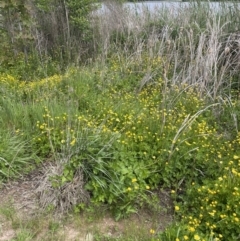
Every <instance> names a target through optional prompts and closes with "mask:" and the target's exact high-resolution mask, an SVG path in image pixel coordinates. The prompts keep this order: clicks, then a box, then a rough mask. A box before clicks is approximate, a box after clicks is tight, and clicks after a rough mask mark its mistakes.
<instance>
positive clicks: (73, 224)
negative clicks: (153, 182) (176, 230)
mask: <svg viewBox="0 0 240 241" xmlns="http://www.w3.org/2000/svg"><path fill="white" fill-rule="evenodd" d="M42 175H43V172H42V170H41V169H40V171H33V172H32V173H30V174H28V175H26V176H24V177H22V178H20V179H19V180H15V181H10V182H9V183H7V184H4V185H3V184H2V186H0V210H2V212H0V241H10V240H14V238H15V237H16V235H17V232H18V231H19V230H20V227H14V220H15V221H16V219H17V220H18V222H19V223H21V222H25V221H26V220H35V219H36V220H37V219H39V217H43V215H42V213H43V210H41V209H40V208H39V206H38V196H37V194H36V189H37V185H39V180H41V178H42ZM158 196H159V202H160V205H161V207H162V209H161V210H162V211H159V212H158V213H155V214H153V213H152V211H151V212H150V211H148V210H140V211H139V212H138V213H137V214H134V215H131V216H130V217H129V218H127V219H122V220H120V221H118V222H117V221H115V220H114V218H113V217H111V215H109V213H106V214H103V215H100V217H98V218H96V217H93V218H92V220H90V219H89V217H87V216H86V215H84V216H81V217H80V215H79V218H76V216H74V215H72V218H71V215H70V218H67V221H60V222H59V220H65V219H66V218H65V217H63V216H62V217H61V218H59V217H57V216H56V217H46V218H45V222H46V225H45V226H44V224H43V222H42V221H41V225H40V227H39V229H41V230H38V231H37V232H36V235H35V236H34V239H33V240H51V239H47V238H45V237H46V233H47V232H49V222H50V221H49V222H48V221H47V220H50V219H51V222H53V221H52V220H55V221H54V222H55V223H57V224H58V226H59V225H60V226H61V227H60V228H58V229H57V232H56V233H55V234H54V235H56V236H57V237H61V239H59V240H64V241H77V240H78V241H93V240H94V235H95V234H96V233H98V234H100V235H102V236H106V237H112V238H117V237H121V236H122V235H124V234H125V233H126V232H128V229H129V227H134V229H135V231H134V232H143V229H145V230H146V232H149V230H150V229H152V228H154V230H156V231H161V230H164V228H165V227H166V226H167V225H168V224H169V223H170V222H171V221H172V219H173V215H172V207H173V205H172V202H171V199H170V196H169V194H168V192H166V191H159V192H158ZM9 210H10V211H9ZM11 210H12V211H11ZM6 212H8V213H6ZM11 212H12V213H11ZM40 219H41V218H40ZM30 222H31V221H30ZM59 223H60V224H59ZM20 226H21V225H20Z"/></svg>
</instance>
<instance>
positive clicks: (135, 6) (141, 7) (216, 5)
mask: <svg viewBox="0 0 240 241" xmlns="http://www.w3.org/2000/svg"><path fill="white" fill-rule="evenodd" d="M191 4H193V3H190V2H182V1H143V2H137V3H130V2H129V3H125V4H124V5H125V7H126V9H130V10H132V11H135V12H136V13H141V12H143V11H146V10H148V11H149V12H154V11H156V10H161V9H168V10H171V12H177V11H178V10H179V9H180V8H184V7H189V6H190V5H191ZM201 4H202V5H206V6H209V7H210V8H211V9H213V10H220V9H221V8H222V7H224V8H225V7H228V8H234V7H236V3H232V2H225V3H223V2H202V3H201ZM237 6H240V4H239V3H237ZM100 11H101V12H102V11H103V12H104V11H108V8H107V7H106V6H104V5H103V6H102V8H101V10H100Z"/></svg>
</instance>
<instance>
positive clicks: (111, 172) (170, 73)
mask: <svg viewBox="0 0 240 241" xmlns="http://www.w3.org/2000/svg"><path fill="white" fill-rule="evenodd" d="M94 2H95V1H74V0H71V1H70V0H68V1H67V0H66V1H59V0H52V1H51V4H47V1H43V0H41V1H40V0H38V1H34V2H33V3H32V4H30V5H29V2H28V1H14V0H11V1H2V3H1V6H0V9H1V13H2V15H3V20H4V21H5V22H4V28H2V29H1V36H2V37H3V42H2V44H1V46H0V48H1V49H5V53H6V54H5V55H4V56H3V55H1V56H0V57H1V66H0V72H1V73H0V116H1V118H0V125H1V127H2V128H1V129H0V137H1V143H0V180H1V181H7V180H8V179H9V178H17V177H19V175H20V173H21V174H23V173H25V172H29V171H30V170H32V169H34V168H36V166H37V165H39V164H40V163H42V162H45V161H46V160H48V161H52V162H58V163H60V164H61V165H62V172H61V173H58V174H56V173H55V174H54V173H53V175H52V176H51V178H50V179H51V184H52V187H53V188H56V189H57V188H60V187H62V186H64V185H65V184H66V183H71V182H72V181H73V179H74V177H75V175H77V173H78V170H79V169H80V170H81V171H82V172H83V175H84V182H85V187H84V188H85V189H86V190H87V191H88V193H89V195H90V197H91V198H90V201H89V206H98V205H106V206H107V208H108V209H109V210H111V211H112V213H113V215H114V216H115V217H116V219H120V218H123V217H125V216H127V215H129V214H131V213H133V212H137V210H138V208H139V207H148V208H151V209H153V210H154V209H156V208H159V200H158V196H157V192H158V191H159V190H160V189H161V190H166V192H168V193H169V195H170V196H171V198H172V202H173V204H174V207H173V209H174V210H173V212H174V216H175V220H174V222H173V223H172V224H171V225H170V226H169V227H168V228H167V229H166V230H165V231H164V232H158V231H157V230H153V229H151V230H150V234H149V235H150V237H149V240H152V241H155V240H164V241H167V240H202V241H203V240H236V239H238V238H239V236H238V235H239V233H240V229H239V226H240V225H239V222H240V209H239V204H240V199H239V190H240V186H239V185H240V179H239V177H240V174H239V173H240V131H239V125H240V122H239V117H238V116H239V113H240V100H239V80H238V78H237V76H238V74H239V72H238V68H237V62H236V59H237V56H238V50H239V49H238V48H235V47H234V46H235V45H234V46H233V45H231V43H233V42H231V41H230V40H231V38H230V37H229V39H228V42H226V41H225V39H226V37H225V36H224V34H222V31H224V30H226V29H225V25H222V26H220V22H221V21H223V20H226V16H228V15H227V13H224V12H223V13H222V14H223V15H222V18H223V19H222V18H220V20H221V21H220V20H219V22H217V19H218V18H219V16H221V15H218V14H216V15H214V14H212V13H211V12H210V10H209V9H208V10H207V8H205V7H204V8H202V12H201V11H200V10H201V9H200V10H199V8H198V9H196V8H194V6H192V9H191V8H190V10H191V11H192V13H194V14H196V21H198V22H197V23H194V24H192V25H191V24H190V23H186V22H187V21H186V18H189V19H192V18H193V15H191V13H189V15H187V14H186V15H184V19H181V18H180V17H179V16H177V17H176V19H178V21H176V22H175V23H173V22H172V19H171V18H170V19H168V22H167V25H165V27H163V26H164V24H166V23H164V21H167V20H164V21H162V19H161V17H160V18H157V19H151V18H150V17H149V15H147V17H146V19H145V22H143V23H142V22H140V19H139V18H138V16H137V19H138V20H139V24H142V25H140V27H141V28H140V27H139V26H134V27H136V29H134V27H132V26H130V25H127V24H126V22H124V21H126V18H125V17H124V16H122V17H123V18H122V19H120V18H117V19H116V18H115V19H114V18H112V19H113V21H119V22H118V25H111V24H109V22H108V21H107V24H106V25H104V24H105V23H106V22H104V19H101V18H100V17H99V19H98V20H100V19H101V21H98V22H97V23H96V22H94V21H95V19H94V20H93V22H91V25H90V22H88V21H87V20H88V16H89V15H88V14H89V13H90V11H91V10H92V3H94ZM48 3H49V1H48ZM57 7H59V9H57ZM111 7H112V6H111ZM120 7H121V6H119V5H117V7H116V9H117V10H118V11H120V10H121V8H120ZM109 8H110V7H109ZM119 8H120V10H119ZM57 10H59V12H58V13H59V14H57ZM197 10H198V12H197ZM206 10H207V13H208V14H209V15H208V16H209V19H210V20H209V21H208V22H206V20H205V22H204V21H203V16H205V13H206ZM9 13H10V15H9ZM20 13H21V14H20ZM116 13H118V12H117V11H116V12H114V14H115V15H116ZM124 13H125V12H124V11H123V12H121V14H124ZM203 13H204V14H203ZM14 14H17V16H18V17H16V18H13V15H14ZM43 14H44V16H45V18H44V19H43V17H42V16H43ZM68 14H69V15H68ZM162 14H163V15H160V16H166V15H164V12H162ZM228 14H229V13H228ZM7 16H10V18H8V17H7ZM144 16H145V15H144ZM174 16H175V15H174ZM231 16H232V15H231ZM33 17H34V21H32V20H33ZM104 17H106V16H104ZM115 17H116V16H115ZM135 17H136V16H135ZM171 17H173V16H171ZM49 19H51V20H54V21H49ZM55 20H56V21H55ZM105 20H106V19H105ZM180 20H181V21H182V22H181V21H180ZM30 22H31V24H30ZM65 23H67V25H66V26H65V25H64V24H65ZM62 24H63V25H62ZM100 24H101V25H100ZM231 24H232V25H231V27H232V28H234V26H235V25H234V24H236V22H234V21H232V22H231ZM180 25H181V30H179V32H178V28H180ZM16 26H18V27H19V26H21V28H17V27H16ZM169 26H170V27H169ZM97 27H99V29H98V30H99V31H97V30H96V28H97ZM228 27H229V26H228ZM13 29H14V31H13ZM50 29H53V30H54V31H53V32H51V33H50ZM90 29H92V30H93V29H95V30H94V31H93V32H91V31H90ZM139 29H140V30H139ZM228 29H231V28H230V27H229V28H228ZM66 30H67V31H66ZM213 30H214V31H213ZM19 31H20V32H19ZM36 31H38V33H39V34H40V35H41V37H42V38H41V41H42V42H41V44H46V45H44V46H43V45H41V44H40V45H37V41H39V40H40V39H39V38H37V39H36V35H34V34H35V33H36ZM55 31H56V32H55ZM20 33H21V34H20ZM23 33H26V35H25V34H24V35H22V34H23ZM91 33H94V34H95V35H94V36H93V35H91ZM193 33H194V34H193ZM224 33H225V34H227V32H224ZM229 36H233V35H229ZM234 36H236V34H235V35H234ZM94 37H95V38H96V37H97V38H98V40H99V42H98V45H97V46H98V48H99V49H98V51H99V52H98V54H97V55H95V54H96V52H95V53H94V55H91V51H90V52H88V54H87V55H84V56H85V57H86V58H87V56H88V57H92V58H91V61H90V59H88V60H89V61H88V62H89V63H90V64H89V65H87V66H86V65H79V67H71V64H73V62H74V63H76V62H75V60H76V59H77V58H78V57H79V56H78V54H79V52H78V50H79V49H76V48H75V47H76V45H75V44H76V43H79V42H76V39H78V38H80V39H81V41H80V42H81V43H82V45H81V46H80V48H81V51H82V50H83V48H85V47H86V49H85V50H90V49H91V46H94V45H91V43H94V42H96V39H95V38H94ZM47 38H48V39H47ZM9 39H11V40H12V42H11V41H10V40H9ZM42 39H43V40H42ZM223 39H224V41H225V42H224V41H223ZM38 43H39V42H38ZM101 44H102V45H101ZM90 45H91V46H90ZM36 46H38V47H40V48H39V49H38V48H36ZM232 46H233V47H232ZM231 48H234V49H231ZM42 50H44V51H43V52H42ZM76 50H77V51H76ZM79 51H80V50H79ZM231 51H232V52H231ZM83 52H84V51H83ZM40 53H41V54H40ZM228 53H231V54H230V55H228ZM233 53H234V54H233ZM75 54H76V55H75ZM75 57H76V58H75ZM61 64H63V65H66V67H67V68H66V71H64V73H60V72H61V71H60V69H61V66H62V65H61ZM59 68H60V69H59ZM49 205H50V204H49ZM72 208H73V210H75V211H81V210H82V209H85V208H86V204H85V203H79V204H78V205H76V206H74V207H72ZM160 208H161V207H160Z"/></svg>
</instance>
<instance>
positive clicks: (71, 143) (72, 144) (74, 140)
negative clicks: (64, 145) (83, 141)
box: [70, 138, 76, 146]
mask: <svg viewBox="0 0 240 241" xmlns="http://www.w3.org/2000/svg"><path fill="white" fill-rule="evenodd" d="M75 143H76V139H75V138H74V139H73V140H72V141H71V142H70V145H71V146H74V145H75Z"/></svg>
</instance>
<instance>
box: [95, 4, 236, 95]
mask: <svg viewBox="0 0 240 241" xmlns="http://www.w3.org/2000/svg"><path fill="white" fill-rule="evenodd" d="M217 6H218V7H216V8H214V7H211V5H210V3H200V2H192V3H189V4H188V5H187V6H184V5H183V6H181V7H178V9H177V10H175V11H172V9H171V8H169V9H167V8H162V9H160V8H159V9H156V10H154V11H151V12H150V11H149V10H148V9H144V8H143V9H142V11H141V13H136V12H135V11H134V10H131V9H128V8H126V6H125V7H124V5H119V4H116V3H115V2H110V3H109V2H108V3H107V4H106V6H105V7H106V8H105V12H104V13H103V14H99V15H98V16H97V17H96V18H95V21H93V25H94V26H95V29H97V30H98V32H95V38H96V40H98V46H99V48H100V51H101V55H100V56H101V60H102V61H103V64H104V63H105V62H106V61H107V60H108V58H109V56H113V55H117V57H118V58H124V61H123V62H124V63H125V64H128V63H130V62H136V63H141V61H142V56H143V55H144V54H146V53H147V55H148V56H151V57H156V56H159V57H161V58H162V59H163V63H162V66H159V68H163V69H164V71H165V72H166V73H168V75H167V76H166V75H165V76H164V77H165V78H167V80H168V82H169V84H174V85H175V84H184V83H185V84H188V85H194V86H196V87H197V88H198V89H199V90H200V92H201V93H202V95H203V96H205V95H207V96H208V97H209V98H211V99H212V100H216V98H217V96H218V95H219V94H221V93H222V92H226V91H227V90H229V89H231V88H232V87H233V85H235V86H236V83H233V81H234V82H238V80H236V78H234V76H235V75H236V73H237V72H238V64H237V62H238V60H237V59H238V58H239V46H238V45H237V42H238V38H239V35H238V32H237V31H238V22H239V17H240V14H239V5H237V4H233V5H231V6H229V5H228V4H227V3H222V4H219V5H217ZM95 42H97V41H95ZM170 69H171V70H170ZM151 71H152V72H154V71H155V70H151ZM237 86H238V84H237Z"/></svg>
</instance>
